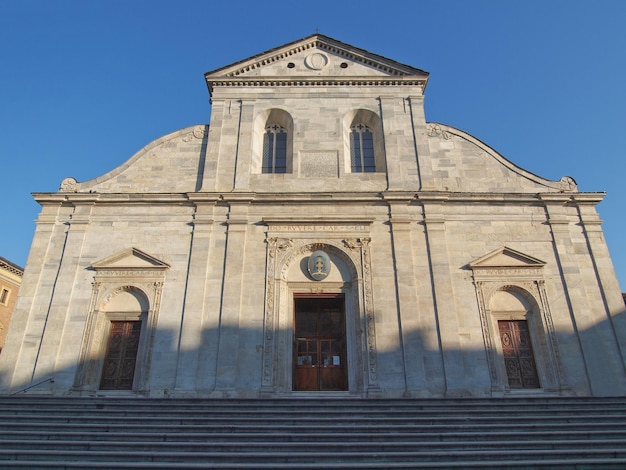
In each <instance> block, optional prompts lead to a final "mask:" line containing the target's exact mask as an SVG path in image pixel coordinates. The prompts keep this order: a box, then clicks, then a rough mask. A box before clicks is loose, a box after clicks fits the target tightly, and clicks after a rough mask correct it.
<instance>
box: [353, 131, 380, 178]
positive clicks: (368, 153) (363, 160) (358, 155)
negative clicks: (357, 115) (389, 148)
mask: <svg viewBox="0 0 626 470" xmlns="http://www.w3.org/2000/svg"><path fill="white" fill-rule="evenodd" d="M350 162H351V165H352V173H373V172H375V171H376V160H375V158H374V134H372V131H371V130H370V129H369V128H368V127H367V126H366V125H364V124H356V125H355V126H352V127H351V128H350Z"/></svg>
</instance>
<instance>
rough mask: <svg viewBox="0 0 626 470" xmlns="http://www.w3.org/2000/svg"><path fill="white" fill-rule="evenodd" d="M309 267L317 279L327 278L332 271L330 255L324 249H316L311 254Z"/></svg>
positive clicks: (312, 275) (313, 276)
mask: <svg viewBox="0 0 626 470" xmlns="http://www.w3.org/2000/svg"><path fill="white" fill-rule="evenodd" d="M307 268H308V270H309V274H310V275H311V277H312V278H313V279H314V280H315V281H321V280H322V279H326V277H327V276H328V273H330V257H329V256H328V254H326V252H324V251H321V250H318V251H315V252H313V253H312V254H311V256H309V262H308V264H307Z"/></svg>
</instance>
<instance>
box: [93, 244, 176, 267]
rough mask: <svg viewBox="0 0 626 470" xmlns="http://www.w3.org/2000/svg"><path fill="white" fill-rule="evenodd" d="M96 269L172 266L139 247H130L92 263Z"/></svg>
mask: <svg viewBox="0 0 626 470" xmlns="http://www.w3.org/2000/svg"><path fill="white" fill-rule="evenodd" d="M91 267H92V268H93V269H94V270H96V271H106V270H141V271H144V270H157V271H161V270H166V269H168V268H169V267H170V266H169V264H167V263H164V262H163V261H160V260H158V259H157V258H155V257H153V256H150V255H149V254H147V253H144V252H143V251H141V250H138V249H137V248H128V249H126V250H124V251H121V252H119V253H117V254H115V255H112V256H109V257H107V258H104V259H102V260H100V261H96V262H95V263H93V264H92V265H91Z"/></svg>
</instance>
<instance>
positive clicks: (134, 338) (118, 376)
mask: <svg viewBox="0 0 626 470" xmlns="http://www.w3.org/2000/svg"><path fill="white" fill-rule="evenodd" d="M140 335H141V321H139V320H133V321H112V322H111V329H110V332H109V340H108V343H107V352H106V355H105V357H104V366H103V368H102V379H101V381H100V389H101V390H132V388H133V378H134V376H135V364H136V362H137V351H138V350H139V336H140Z"/></svg>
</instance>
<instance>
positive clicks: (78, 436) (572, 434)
mask: <svg viewBox="0 0 626 470" xmlns="http://www.w3.org/2000/svg"><path fill="white" fill-rule="evenodd" d="M168 431H169V430H168ZM270 438H271V439H272V440H273V441H280V442H322V443H324V442H337V441H340V442H347V443H350V442H364V441H365V440H367V441H368V442H393V441H406V442H422V441H424V442H428V441H437V442H464V441H470V442H480V441H490V442H504V441H518V442H520V441H523V440H544V441H553V440H554V441H556V440H584V441H595V440H602V439H605V440H608V439H613V440H623V439H626V430H621V429H620V430H614V429H610V428H609V429H601V430H592V431H590V430H573V429H571V428H569V427H568V428H567V432H566V433H564V432H563V428H562V427H560V428H559V429H558V430H554V431H546V430H543V429H537V428H536V427H531V428H528V429H520V430H517V431H511V430H507V431H504V430H502V429H497V430H493V431H492V430H489V429H481V430H478V431H477V430H474V431H470V430H467V431H452V430H450V431H440V432H428V431H423V432H392V431H388V432H380V431H379V430H372V431H371V432H361V431H360V430H356V431H347V432H341V431H333V432H332V433H329V432H328V431H327V430H326V431H324V432H297V433H294V432H265V430H263V432H258V431H257V432H252V431H249V432H238V431H220V430H217V429H216V430H215V432H186V431H174V432H166V431H164V430H163V429H162V428H158V429H155V430H154V432H140V431H135V432H116V431H114V430H107V431H106V432H103V431H101V430H99V431H88V430H82V431H64V430H50V431H47V430H42V429H37V430H33V431H24V430H11V431H10V432H9V433H5V434H0V441H7V440H14V439H19V440H21V441H39V440H41V441H50V442H56V441H63V440H71V441H73V442H81V441H92V440H93V441H125V442H130V441H134V442H144V441H147V442H155V441H156V442H172V443H177V442H208V441H211V442H231V441H233V440H238V441H241V442H244V441H245V442H265V441H267V440H268V439H270ZM0 445H2V444H1V443H0Z"/></svg>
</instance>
